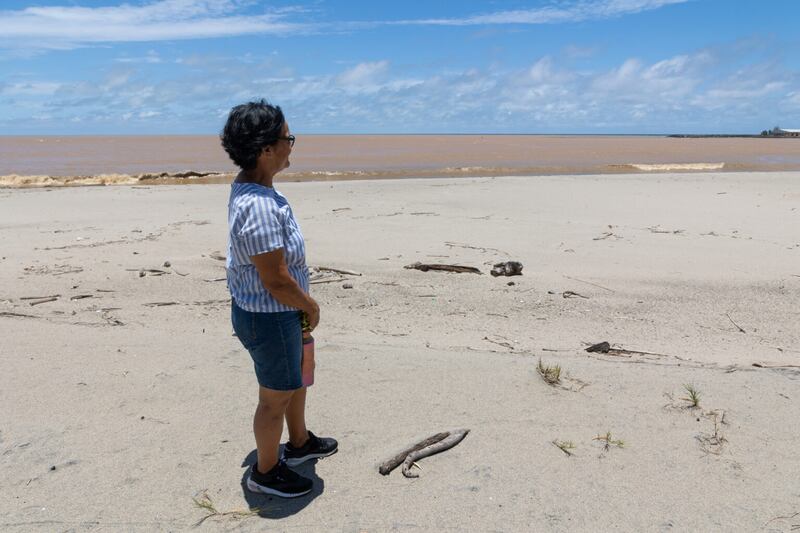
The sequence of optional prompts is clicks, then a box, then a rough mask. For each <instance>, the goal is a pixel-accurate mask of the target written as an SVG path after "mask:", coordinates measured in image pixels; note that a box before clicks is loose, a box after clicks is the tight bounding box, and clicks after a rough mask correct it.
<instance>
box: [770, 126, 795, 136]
mask: <svg viewBox="0 0 800 533" xmlns="http://www.w3.org/2000/svg"><path fill="white" fill-rule="evenodd" d="M761 135H763V136H768V137H800V130H794V129H786V128H781V127H780V126H775V127H774V128H772V129H771V130H764V131H762V132H761Z"/></svg>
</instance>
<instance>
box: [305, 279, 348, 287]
mask: <svg viewBox="0 0 800 533" xmlns="http://www.w3.org/2000/svg"><path fill="white" fill-rule="evenodd" d="M346 279H347V278H331V279H312V280H311V281H309V282H308V283H309V284H310V285H316V284H318V283H336V282H337V281H344V280H346Z"/></svg>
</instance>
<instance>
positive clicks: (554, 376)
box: [537, 359, 561, 385]
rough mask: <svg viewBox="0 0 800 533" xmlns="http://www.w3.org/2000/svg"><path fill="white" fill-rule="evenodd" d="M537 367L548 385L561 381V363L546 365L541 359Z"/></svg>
mask: <svg viewBox="0 0 800 533" xmlns="http://www.w3.org/2000/svg"><path fill="white" fill-rule="evenodd" d="M537 369H538V370H539V375H541V376H542V379H543V380H544V382H545V383H547V384H548V385H558V384H560V383H561V367H560V366H559V365H552V366H551V365H545V364H544V363H542V360H541V359H539V365H538V367H537Z"/></svg>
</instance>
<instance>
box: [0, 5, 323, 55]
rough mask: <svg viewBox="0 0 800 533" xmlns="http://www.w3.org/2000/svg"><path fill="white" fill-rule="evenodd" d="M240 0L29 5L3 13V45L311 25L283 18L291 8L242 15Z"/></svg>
mask: <svg viewBox="0 0 800 533" xmlns="http://www.w3.org/2000/svg"><path fill="white" fill-rule="evenodd" d="M243 6H244V2H242V1H241V0H158V1H151V2H148V3H145V4H142V5H130V4H121V5H118V6H109V7H95V8H89V7H73V6H64V7H56V6H50V7H29V8H25V9H22V10H18V11H0V46H6V47H19V46H20V45H22V46H25V47H30V48H55V49H61V48H70V47H75V46H81V45H86V44H91V43H110V42H146V41H162V40H178V39H202V38H213V37H227V36H233V35H247V34H254V33H258V34H286V33H289V32H292V31H301V30H303V29H308V27H307V26H305V25H301V24H295V23H290V22H287V21H286V20H285V17H286V15H287V14H288V13H291V12H292V10H288V11H284V12H281V13H276V12H272V13H265V14H260V15H245V14H238V15H237V14H231V13H237V12H239V13H241V9H242V7H243Z"/></svg>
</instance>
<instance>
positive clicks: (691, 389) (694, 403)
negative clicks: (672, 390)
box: [681, 383, 700, 409]
mask: <svg viewBox="0 0 800 533" xmlns="http://www.w3.org/2000/svg"><path fill="white" fill-rule="evenodd" d="M683 388H684V389H686V393H687V394H688V395H689V396H687V397H684V398H681V400H684V401H687V402H689V407H690V408H692V409H694V408H695V407H700V391H699V390H697V388H696V387H695V386H694V385H692V384H690V383H687V384H685V385H684V386H683Z"/></svg>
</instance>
